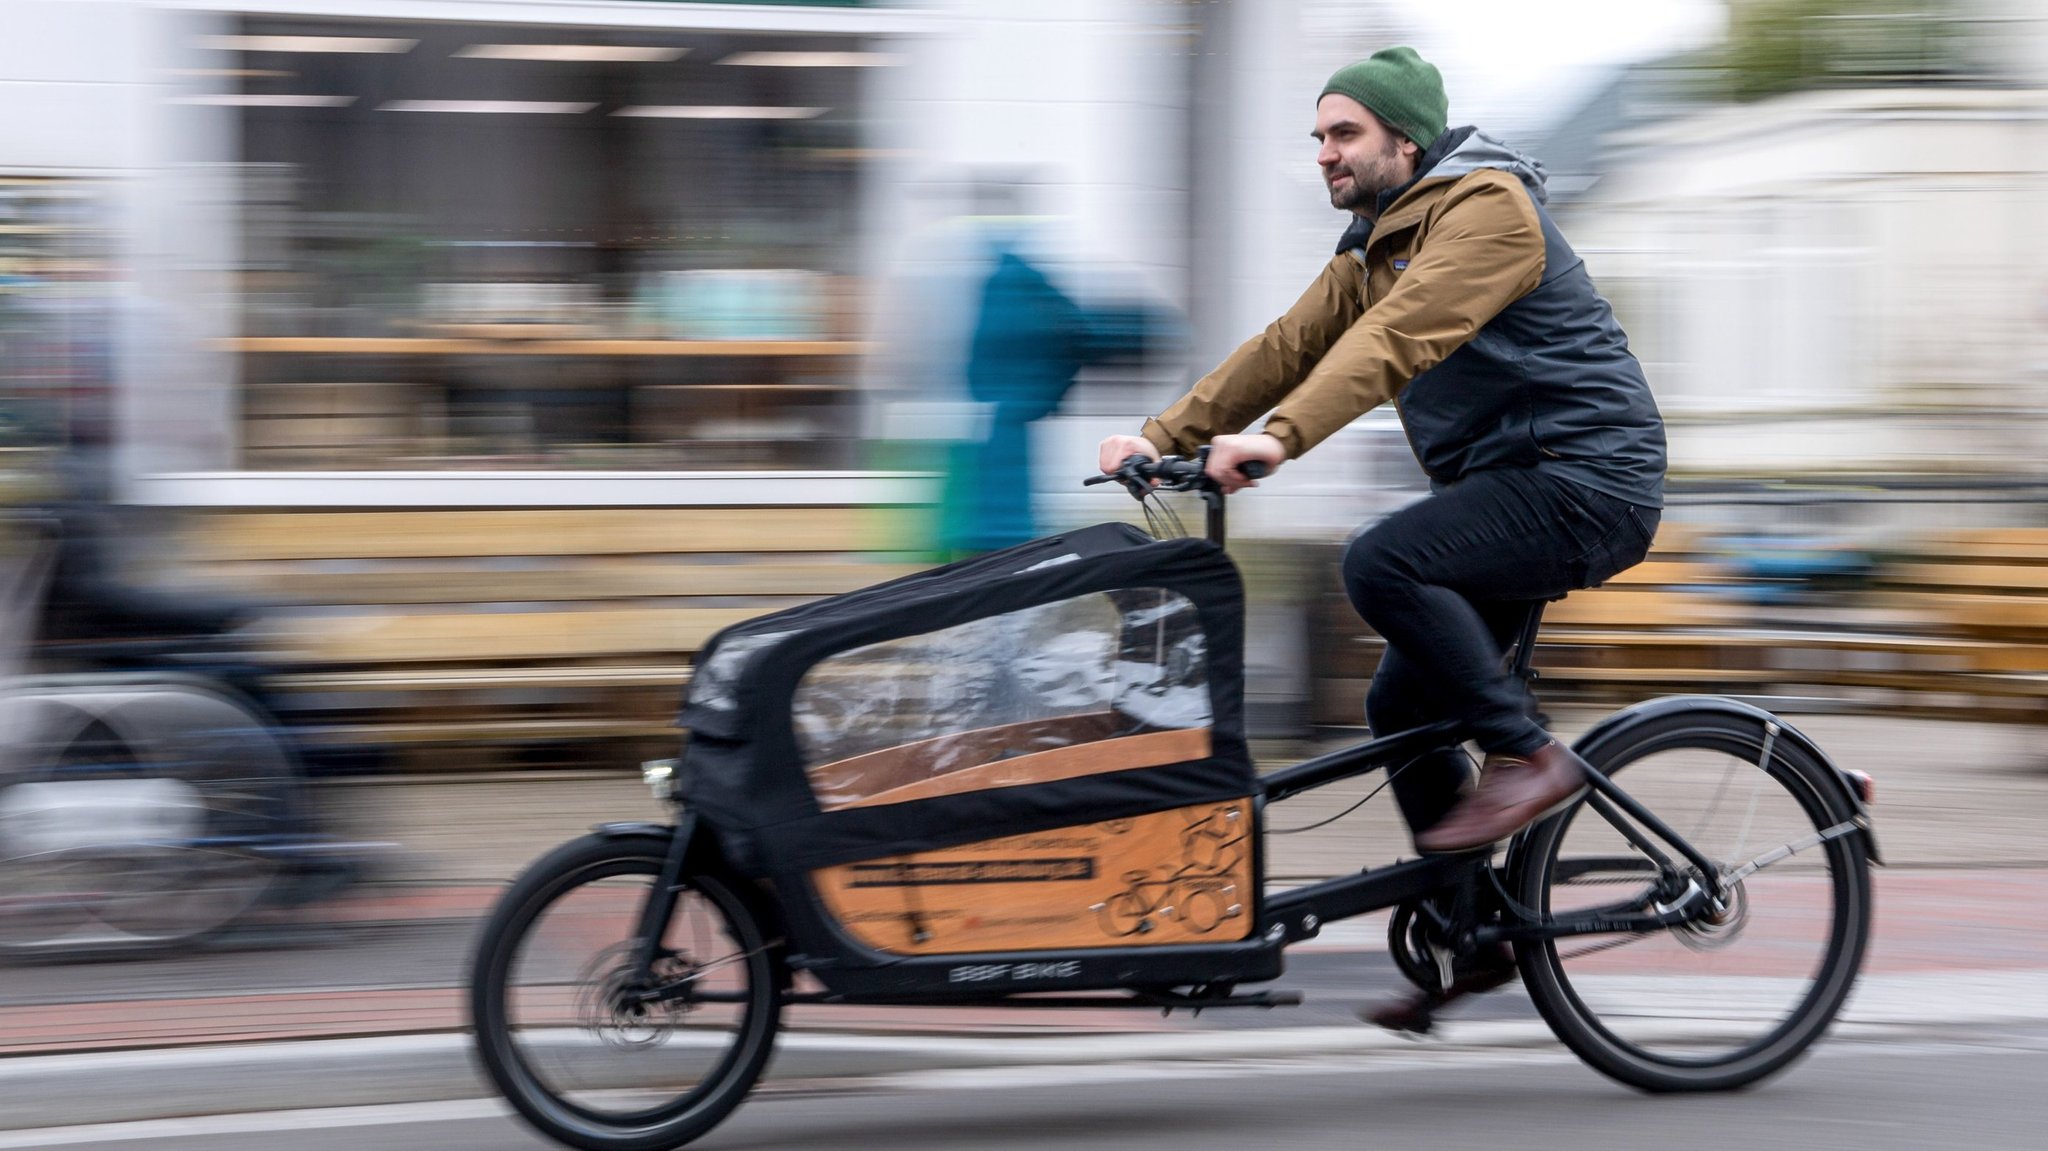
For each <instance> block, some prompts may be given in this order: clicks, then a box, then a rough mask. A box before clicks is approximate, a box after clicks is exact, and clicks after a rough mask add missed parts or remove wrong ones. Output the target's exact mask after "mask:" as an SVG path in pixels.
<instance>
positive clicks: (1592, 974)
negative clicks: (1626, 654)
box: [1517, 712, 1871, 1092]
mask: <svg viewBox="0 0 2048 1151" xmlns="http://www.w3.org/2000/svg"><path fill="white" fill-rule="evenodd" d="M1768 722H1769V721H1768V719H1767V717H1764V716H1761V715H1757V716H1749V715H1742V714H1735V713H1730V712H1704V713H1698V714H1693V713H1684V712H1680V713H1675V714H1669V715H1664V716H1658V717H1653V718H1649V719H1646V720H1643V721H1641V722H1639V723H1637V724H1636V725H1634V726H1632V727H1627V728H1623V729H1621V730H1619V731H1617V732H1615V733H1613V734H1612V735H1611V736H1610V737H1608V738H1607V739H1604V740H1603V741H1601V744H1600V746H1599V748H1598V749H1597V750H1596V752H1595V753H1594V756H1592V757H1589V758H1591V759H1592V761H1593V763H1594V766H1595V767H1597V768H1599V769H1600V770H1601V771H1603V772H1605V773H1606V774H1607V775H1608V776H1609V777H1610V778H1614V779H1616V781H1617V782H1619V783H1620V784H1621V785H1622V786H1623V787H1624V788H1626V789H1627V790H1628V793H1629V794H1630V795H1632V796H1634V797H1635V798H1636V799H1637V800H1638V801H1639V802H1641V803H1642V805H1643V806H1645V807H1647V808H1648V809H1650V810H1651V811H1652V812H1654V813H1656V815H1657V816H1658V817H1659V818H1660V819H1662V820H1663V821H1664V822H1665V823H1666V824H1668V825H1669V826H1670V827H1671V828H1672V830H1674V831H1676V832H1677V833H1678V834H1680V835H1682V836H1684V837H1685V838H1686V839H1687V840H1688V841H1689V842H1690V843H1692V845H1693V846H1694V847H1696V848H1698V849H1699V851H1700V852H1701V853H1702V854H1703V855H1705V856H1706V857H1707V858H1708V859H1709V860H1711V861H1713V862H1714V863H1715V864H1716V865H1717V867H1718V868H1719V870H1720V873H1721V874H1720V875H1719V876H1717V877H1711V879H1709V878H1707V877H1698V876H1691V875H1687V874H1686V873H1687V872H1688V871H1689V870H1690V865H1689V864H1687V863H1686V861H1685V859H1684V857H1683V856H1682V855H1680V854H1679V852H1678V851H1677V850H1676V849H1675V848H1674V847H1672V846H1671V845H1669V844H1667V843H1664V842H1662V841H1661V840H1660V839H1659V838H1658V837H1656V836H1654V835H1650V834H1649V833H1648V831H1647V829H1643V828H1640V827H1637V828H1636V830H1637V832H1638V833H1639V834H1641V835H1644V836H1646V837H1647V838H1648V840H1649V843H1650V846H1651V847H1652V848H1655V849H1657V850H1659V851H1661V853H1662V854H1663V855H1664V856H1665V857H1666V859H1665V860H1663V861H1659V860H1657V859H1656V858H1655V857H1654V856H1653V855H1651V854H1650V853H1649V852H1647V851H1645V850H1644V849H1643V848H1642V847H1640V846H1638V845H1637V844H1636V843H1633V842H1631V840H1630V839H1629V838H1628V837H1627V836H1624V835H1623V834H1622V832H1621V830H1620V828H1619V826H1618V824H1617V822H1616V820H1617V819H1625V818H1626V817H1625V816H1621V815H1620V813H1619V812H1618V811H1615V810H1614V809H1612V808H1611V807H1610V808H1608V809H1607V813H1603V812H1602V810H1600V805H1598V804H1596V803H1595V802H1593V801H1591V800H1590V799H1589V800H1582V801H1580V802H1579V803H1577V804H1574V805H1573V806H1572V807H1570V808H1568V809H1566V810H1565V811H1562V812H1560V813H1558V814H1557V815H1555V816H1553V817H1551V818H1550V819H1547V820H1545V821H1544V822H1542V823H1540V824H1538V825H1537V826H1536V827H1535V828H1534V829H1532V830H1531V832H1530V833H1529V838H1528V841H1527V842H1526V843H1525V844H1524V852H1523V855H1522V863H1521V866H1520V875H1519V877H1518V883H1517V888H1518V896H1517V897H1518V898H1519V899H1520V900H1521V901H1522V903H1523V904H1525V905H1526V906H1527V907H1528V908H1530V909H1533V910H1534V911H1536V912H1538V913H1540V914H1541V915H1543V916H1544V917H1546V918H1550V917H1559V918H1563V917H1568V916H1569V915H1570V914H1572V913H1573V912H1585V911H1588V910H1591V909H1593V908H1606V909H1610V910H1614V911H1617V912H1623V913H1635V912H1641V911H1645V910H1648V909H1649V908H1650V906H1651V905H1652V904H1653V903H1654V902H1656V901H1657V899H1658V898H1660V896H1659V895H1657V894H1656V893H1657V891H1658V889H1659V885H1660V882H1662V883H1663V884H1664V885H1665V886H1664V892H1665V894H1664V895H1663V896H1661V898H1668V897H1669V891H1670V889H1671V886H1672V884H1671V882H1670V881H1671V879H1672V878H1673V877H1674V876H1676V877H1678V879H1679V880H1681V882H1680V883H1678V884H1677V885H1676V886H1681V887H1682V880H1684V879H1688V878H1691V879H1700V880H1701V884H1702V886H1703V887H1705V888H1707V889H1709V890H1712V888H1713V886H1714V885H1716V884H1719V885H1723V886H1725V888H1726V900H1727V911H1726V912H1725V913H1724V914H1722V915H1720V916H1718V917H1716V919H1714V920H1712V921H1701V922H1696V923H1691V924H1686V925H1683V926H1680V927H1675V928H1670V929H1666V930H1661V931H1655V932H1649V933H1644V934H1616V935H1584V936H1574V937H1567V938H1563V939H1557V940H1551V941H1545V942H1538V943H1523V944H1519V945H1517V953H1518V957H1519V959H1520V961H1521V968H1522V976H1523V979H1524V981H1525V982H1526V983H1527V985H1528V988H1529V994H1530V997H1531V998H1532V999H1533V1000H1534V1001H1535V1003H1536V1007H1537V1009H1538V1010H1539V1011H1541V1012H1542V1014H1543V1017H1544V1019H1545V1020H1547V1021H1548V1022H1549V1024H1550V1026H1551V1029H1552V1030H1553V1031H1555V1032H1556V1033H1557V1036H1558V1038H1559V1039H1561V1040H1563V1041H1564V1043H1565V1044H1566V1045H1567V1046H1569V1047H1570V1048H1571V1049H1572V1050H1573V1051H1574V1052H1576V1053H1577V1054H1578V1055H1579V1056H1580V1057H1581V1058H1583V1059H1584V1060H1585V1061H1586V1062H1587V1063H1589V1064H1591V1065H1592V1066H1593V1067H1594V1068H1596V1069H1598V1070H1599V1071H1601V1072H1603V1073H1605V1074H1607V1075H1609V1076H1611V1077H1613V1078H1615V1079H1618V1080H1620V1081H1621V1082H1623V1083H1627V1084H1629V1085H1631V1086H1634V1087H1638V1088H1641V1089H1642V1090H1645V1091H1659V1092H1662V1091H1715V1090H1726V1089H1730V1088H1736V1087H1742V1086H1746V1085H1748V1084H1750V1083H1754V1082H1756V1081H1757V1080H1759V1079H1762V1078H1764V1077H1765V1076H1768V1075H1771V1074H1773V1073H1775V1072H1777V1071H1779V1070H1781V1069H1783V1068H1784V1067H1785V1066H1786V1065H1788V1064H1789V1063H1791V1062H1792V1061H1793V1060H1794V1059H1796V1058H1798V1056H1799V1055H1800V1054H1801V1053H1802V1052H1804V1051H1805V1050H1806V1048H1807V1046H1808V1045H1809V1044H1811V1043H1812V1042H1813V1041H1814V1040H1815V1039H1816V1038H1818V1037H1819V1036H1820V1034H1821V1032H1822V1031H1823V1030H1825V1029H1826V1027H1827V1025H1828V1024H1829V1023H1830V1022H1831V1021H1832V1020H1833V1019H1834V1017H1835V1015H1836V1013H1837V1012H1838V1011H1840V1010H1841V1006H1842V1003H1843V1001H1844V1000H1845V999H1846V998H1847V997H1848V994H1849V990H1850V986H1851V985H1852V983H1853V982H1854V980H1855V977H1856V972H1857V969H1858V968H1859V967H1860V965H1861V963H1862V957H1863V949H1864V945H1865V943H1866V942H1867V940H1868V938H1869V933H1870V916H1871V894H1870V872H1869V858H1868V854H1867V852H1866V848H1865V843H1864V839H1863V836H1862V835H1861V833H1860V832H1855V831H1851V830H1847V829H1845V827H1844V824H1845V821H1846V820H1847V819H1848V818H1849V816H1850V814H1851V813H1850V812H1849V811H1848V810H1847V805H1846V804H1845V803H1844V802H1843V801H1842V799H1841V797H1840V793H1839V789H1838V787H1837V785H1836V783H1835V781H1833V780H1832V779H1830V778H1829V774H1828V773H1830V772H1831V771H1832V768H1830V767H1828V766H1827V765H1825V764H1823V763H1821V762H1819V761H1817V760H1816V759H1815V757H1813V756H1812V755H1810V754H1808V753H1807V751H1806V750H1805V749H1804V748H1802V747H1800V746H1799V745H1797V744H1796V743H1794V742H1792V741H1790V740H1786V739H1782V738H1777V737H1775V736H1774V735H1773V734H1772V733H1771V732H1770V731H1768V730H1767V729H1766V724H1767V723H1768ZM1632 826H1633V825H1632ZM1786 847H1791V848H1794V849H1795V851H1796V854H1790V855H1783V856H1782V857H1781V858H1776V859H1772V858H1771V857H1772V856H1773V855H1775V854H1778V849H1780V848H1786ZM1763 860H1769V862H1766V863H1764V865H1763V866H1761V867H1755V866H1753V865H1754V864H1756V863H1757V862H1759V861H1763ZM1745 872H1746V874H1745Z"/></svg>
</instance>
